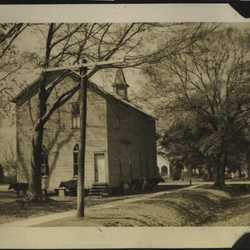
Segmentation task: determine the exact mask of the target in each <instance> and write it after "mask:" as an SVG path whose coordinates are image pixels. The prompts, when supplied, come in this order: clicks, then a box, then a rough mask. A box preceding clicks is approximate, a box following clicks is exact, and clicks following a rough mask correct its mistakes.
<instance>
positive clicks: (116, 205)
mask: <svg viewBox="0 0 250 250" xmlns="http://www.w3.org/2000/svg"><path fill="white" fill-rule="evenodd" d="M197 187H198V185H193V186H191V187H184V188H181V189H177V190H171V191H162V192H157V193H150V194H139V195H134V196H126V197H123V199H118V200H115V201H110V202H105V203H104V204H96V205H92V206H90V207H89V208H88V209H87V213H88V214H90V216H92V214H96V213H98V214H102V211H106V212H107V211H113V210H116V209H118V210H119V209H120V208H125V209H126V207H130V205H129V204H132V203H133V204H134V203H138V202H143V201H148V200H150V199H153V198H155V197H160V196H162V195H167V194H172V193H173V194H174V193H179V192H182V191H184V190H192V189H195V188H197ZM132 206H133V205H132ZM143 207H144V206H143ZM128 209H129V210H130V211H131V212H132V213H133V210H134V209H137V208H132V210H131V209H130V208H128ZM143 209H145V207H144V208H143ZM122 210H123V209H122ZM150 210H152V208H150ZM123 213H124V212H123ZM75 214H76V211H75V209H74V210H72V209H71V210H70V211H67V212H57V213H52V214H48V215H44V216H38V217H34V218H27V219H25V220H18V221H13V222H10V223H5V224H1V226H5V227H10V226H15V227H19V226H21V227H24V226H35V225H40V224H46V223H50V222H51V221H55V220H56V221H58V220H64V219H67V218H69V217H74V216H75ZM124 214H126V213H124ZM103 217H105V215H104V214H103ZM98 220H99V219H98ZM86 221H87V220H86Z"/></svg>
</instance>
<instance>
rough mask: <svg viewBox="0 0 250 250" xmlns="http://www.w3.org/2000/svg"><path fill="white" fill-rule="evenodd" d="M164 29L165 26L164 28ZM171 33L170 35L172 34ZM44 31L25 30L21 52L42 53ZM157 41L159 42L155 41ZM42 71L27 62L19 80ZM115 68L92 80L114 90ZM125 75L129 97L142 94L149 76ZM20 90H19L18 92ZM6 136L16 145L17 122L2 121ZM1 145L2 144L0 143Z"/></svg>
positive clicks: (157, 37)
mask: <svg viewBox="0 0 250 250" xmlns="http://www.w3.org/2000/svg"><path fill="white" fill-rule="evenodd" d="M223 26H224V27H237V28H239V29H240V30H242V31H243V32H245V31H247V30H248V29H249V28H250V26H249V24H248V23H226V24H223ZM163 29H164V28H163ZM173 33H174V31H173ZM173 33H169V36H171V34H173ZM44 36H45V35H44V33H43V28H42V27H40V26H37V29H36V30H35V31H33V30H27V32H24V33H23V34H22V35H21V36H20V37H19V39H18V40H17V42H16V43H15V46H16V47H17V48H18V49H19V50H20V52H21V53H23V52H28V53H38V54H40V55H42V53H43V52H42V48H44V46H45V44H44V43H45V37H44ZM164 39H167V36H164V34H163V33H162V32H158V33H154V32H152V33H151V39H149V42H148V43H147V47H145V48H141V49H144V50H145V51H146V52H147V51H151V50H152V49H154V48H157V46H159V44H164V42H165V40H164ZM155 41H157V42H155ZM39 72H40V69H36V70H34V69H32V66H31V65H29V64H27V65H25V67H24V68H23V69H22V71H21V72H20V73H19V76H18V81H20V82H22V86H23V87H24V86H26V85H27V84H29V83H30V82H31V81H32V80H33V79H35V78H36V77H37V76H38V74H39ZM115 72H116V71H115V70H114V69H113V70H105V71H101V72H99V73H98V74H96V75H95V76H94V77H93V78H92V81H94V82H95V83H97V84H98V85H100V86H102V87H104V88H105V89H107V90H108V91H112V87H111V86H112V83H113V81H114V77H115ZM124 75H125V78H126V81H127V83H128V84H129V85H130V88H129V90H128V94H129V98H131V99H134V98H135V97H136V96H140V95H141V94H142V90H143V88H144V87H145V83H146V82H147V83H148V81H149V79H148V78H147V77H145V76H144V75H143V74H142V73H141V71H140V70H138V69H130V68H129V69H124ZM18 91H19V90H17V92H18ZM144 108H146V111H148V112H152V110H150V108H152V107H150V105H148V106H147V105H145V103H144ZM1 137H2V138H4V139H3V140H1V139H0V143H1V141H2V142H8V143H10V144H12V145H13V146H14V145H15V123H12V124H10V122H9V121H8V120H4V121H2V126H1V127H0V138H1ZM0 147H1V145H0Z"/></svg>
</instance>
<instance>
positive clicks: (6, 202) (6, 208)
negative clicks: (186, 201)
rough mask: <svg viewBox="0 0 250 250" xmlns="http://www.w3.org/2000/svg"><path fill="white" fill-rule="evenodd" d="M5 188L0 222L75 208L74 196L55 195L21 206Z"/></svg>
mask: <svg viewBox="0 0 250 250" xmlns="http://www.w3.org/2000/svg"><path fill="white" fill-rule="evenodd" d="M183 187H185V185H161V186H159V188H158V189H157V190H155V191H156V192H157V191H163V190H175V189H178V188H183ZM7 189H8V186H7V185H5V186H3V185H2V186H0V224H3V223H7V222H13V221H16V220H23V219H25V218H30V217H38V216H42V215H49V214H51V213H57V212H65V211H68V210H71V209H76V197H65V199H63V200H62V199H58V200H57V199H56V197H55V199H50V200H48V201H43V202H39V203H37V202H36V203H35V202H34V203H29V204H27V205H25V207H22V206H21V204H20V203H18V202H16V200H17V197H16V194H15V193H14V192H10V191H8V190H7ZM140 196H143V194H135V195H127V196H114V197H106V198H101V199H98V198H93V197H86V198H85V202H86V206H87V207H91V206H94V205H98V204H105V203H108V202H112V201H117V200H123V199H126V198H129V197H140Z"/></svg>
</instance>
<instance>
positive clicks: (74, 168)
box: [73, 144, 79, 176]
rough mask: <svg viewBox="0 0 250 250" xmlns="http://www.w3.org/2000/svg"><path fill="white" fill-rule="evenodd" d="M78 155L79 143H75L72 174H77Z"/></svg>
mask: <svg viewBox="0 0 250 250" xmlns="http://www.w3.org/2000/svg"><path fill="white" fill-rule="evenodd" d="M78 157H79V145H78V144H76V145H75V146H74V150H73V174H74V176H77V174H78Z"/></svg>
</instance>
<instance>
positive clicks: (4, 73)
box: [0, 23, 29, 116]
mask: <svg viewBox="0 0 250 250" xmlns="http://www.w3.org/2000/svg"><path fill="white" fill-rule="evenodd" d="M28 26H29V25H28V24H22V23H18V24H0V114H1V116H6V115H9V114H10V113H11V112H10V109H11V105H10V99H11V98H13V96H14V88H15V82H14V81H12V82H11V83H10V82H9V81H10V77H12V76H13V75H14V74H15V73H16V72H17V71H18V70H19V69H20V68H21V67H22V63H21V62H20V60H21V59H20V56H19V54H18V50H17V49H16V47H15V42H16V41H17V39H18V38H19V36H20V35H21V34H22V33H23V32H24V31H25V30H26V29H27V27H28Z"/></svg>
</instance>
